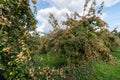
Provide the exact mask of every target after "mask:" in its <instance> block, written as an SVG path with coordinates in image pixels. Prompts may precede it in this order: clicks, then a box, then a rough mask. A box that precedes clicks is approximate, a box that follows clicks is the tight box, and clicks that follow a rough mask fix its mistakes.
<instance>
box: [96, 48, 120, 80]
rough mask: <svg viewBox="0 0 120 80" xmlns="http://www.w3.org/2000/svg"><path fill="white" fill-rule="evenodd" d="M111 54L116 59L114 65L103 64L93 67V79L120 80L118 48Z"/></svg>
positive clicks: (119, 54)
mask: <svg viewBox="0 0 120 80" xmlns="http://www.w3.org/2000/svg"><path fill="white" fill-rule="evenodd" d="M111 54H112V55H113V56H115V57H116V58H117V59H116V60H115V61H114V62H113V63H114V65H112V64H106V63H105V62H101V63H100V64H96V65H95V73H94V77H95V78H96V79H97V80H120V47H119V48H116V50H115V51H114V52H111Z"/></svg>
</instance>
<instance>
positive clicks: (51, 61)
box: [34, 54, 65, 67]
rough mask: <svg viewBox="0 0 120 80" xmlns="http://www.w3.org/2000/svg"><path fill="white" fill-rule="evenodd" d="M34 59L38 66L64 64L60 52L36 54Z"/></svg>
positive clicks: (59, 65)
mask: <svg viewBox="0 0 120 80" xmlns="http://www.w3.org/2000/svg"><path fill="white" fill-rule="evenodd" d="M34 59H35V62H36V63H37V65H39V66H49V67H62V65H64V64H65V58H64V56H62V55H61V54H37V55H35V56H34Z"/></svg>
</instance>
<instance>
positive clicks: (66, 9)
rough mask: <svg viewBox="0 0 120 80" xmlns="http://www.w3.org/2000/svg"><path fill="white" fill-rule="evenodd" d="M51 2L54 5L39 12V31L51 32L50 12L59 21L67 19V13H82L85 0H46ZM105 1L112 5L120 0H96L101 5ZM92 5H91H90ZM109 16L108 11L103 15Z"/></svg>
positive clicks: (103, 16) (105, 4)
mask: <svg viewBox="0 0 120 80" xmlns="http://www.w3.org/2000/svg"><path fill="white" fill-rule="evenodd" d="M44 1H46V2H49V3H50V4H51V6H52V7H49V8H45V9H40V10H39V11H38V14H37V20H38V21H39V22H40V23H41V25H38V26H39V27H38V28H37V31H41V32H49V31H50V30H51V29H52V27H51V26H50V24H49V23H48V20H49V13H53V14H54V16H55V17H56V19H58V20H59V21H63V20H65V16H66V13H69V14H70V13H71V12H74V11H77V12H79V13H81V12H82V11H83V6H84V3H85V0H44ZM103 1H104V2H105V3H104V6H105V7H110V6H112V5H114V4H116V3H118V2H120V0H96V2H97V4H98V5H100V4H101V3H102V2H103ZM43 6H44V5H43ZM89 6H90V5H89ZM106 16H107V13H103V15H102V16H101V18H102V19H104V18H105V17H106Z"/></svg>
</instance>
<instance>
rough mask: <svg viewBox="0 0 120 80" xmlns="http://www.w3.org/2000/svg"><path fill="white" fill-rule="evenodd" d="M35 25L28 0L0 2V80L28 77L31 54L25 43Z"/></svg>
mask: <svg viewBox="0 0 120 80" xmlns="http://www.w3.org/2000/svg"><path fill="white" fill-rule="evenodd" d="M35 25H36V20H35V19H34V15H33V13H32V11H31V9H30V6H29V0H1V1H0V75H1V76H2V78H1V77H0V79H2V80H4V79H7V80H13V79H15V80H16V79H19V78H20V79H23V80H24V79H26V78H28V77H29V75H28V73H27V72H28V68H29V67H30V66H27V65H28V64H29V61H30V54H31V53H30V49H29V45H30V44H29V43H27V42H29V40H30V36H31V34H30V33H29V32H30V31H34V29H35ZM29 65H30V64H29Z"/></svg>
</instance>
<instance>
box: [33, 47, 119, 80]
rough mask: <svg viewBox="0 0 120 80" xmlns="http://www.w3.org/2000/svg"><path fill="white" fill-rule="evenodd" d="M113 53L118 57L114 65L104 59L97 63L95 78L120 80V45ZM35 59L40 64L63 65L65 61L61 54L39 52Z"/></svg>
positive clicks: (96, 79)
mask: <svg viewBox="0 0 120 80" xmlns="http://www.w3.org/2000/svg"><path fill="white" fill-rule="evenodd" d="M111 54H112V55H113V56H115V57H116V60H115V61H113V64H114V65H112V64H106V63H105V62H102V61H101V62H100V63H99V64H98V63H97V64H95V71H94V77H95V80H120V47H119V48H116V50H115V51H114V52H111ZM34 59H35V61H36V62H37V64H38V65H39V66H49V67H60V66H61V67H62V65H64V63H65V58H64V56H62V55H61V54H39V55H35V56H34ZM92 80H93V79H92Z"/></svg>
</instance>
